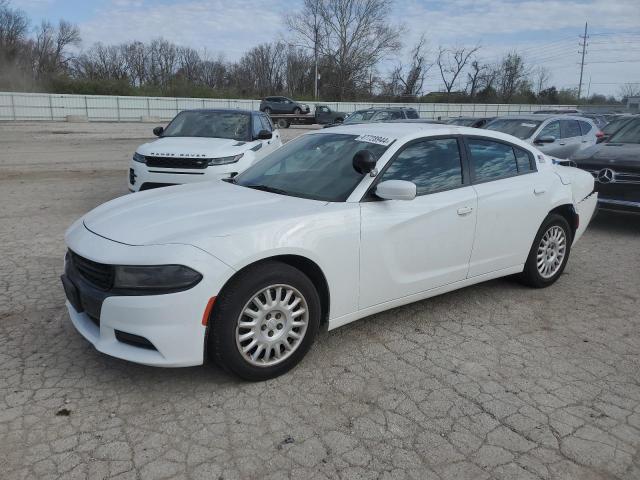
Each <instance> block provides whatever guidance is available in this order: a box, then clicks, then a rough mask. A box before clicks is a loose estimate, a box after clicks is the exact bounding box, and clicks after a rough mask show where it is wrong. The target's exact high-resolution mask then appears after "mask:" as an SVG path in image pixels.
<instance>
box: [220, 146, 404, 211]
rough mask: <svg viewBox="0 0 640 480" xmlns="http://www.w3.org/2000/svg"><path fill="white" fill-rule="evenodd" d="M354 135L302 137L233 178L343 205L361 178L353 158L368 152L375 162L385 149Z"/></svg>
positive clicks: (297, 195) (241, 181) (263, 187)
mask: <svg viewBox="0 0 640 480" xmlns="http://www.w3.org/2000/svg"><path fill="white" fill-rule="evenodd" d="M358 138H360V137H358V136H356V135H345V134H340V133H319V134H313V135H303V136H302V137H300V138H297V139H295V140H293V141H291V142H289V143H287V144H286V145H285V146H283V147H281V148H279V149H278V150H276V151H275V152H273V153H271V154H270V155H268V156H266V157H265V158H264V159H263V160H261V161H259V162H258V163H256V164H255V165H253V166H251V167H250V168H248V169H247V170H245V171H244V172H243V173H241V174H240V175H238V176H237V177H235V179H234V180H235V181H234V182H233V183H236V184H238V185H242V186H245V187H251V188H256V189H259V190H266V191H272V192H274V193H280V194H282V195H290V196H292V197H302V198H310V199H314V200H324V201H328V202H344V201H345V200H346V199H347V198H348V197H349V195H350V194H351V192H352V191H353V189H354V188H355V187H356V186H357V185H358V184H359V183H360V181H361V180H362V178H363V176H364V175H362V174H360V173H358V172H356V171H355V170H354V168H353V163H352V162H353V156H354V155H355V154H356V152H359V151H360V150H369V151H370V152H371V154H372V155H373V157H374V158H376V159H378V158H380V156H381V155H382V154H383V153H384V152H385V150H386V149H387V148H388V146H389V144H390V143H392V141H389V142H386V143H387V144H386V145H379V144H377V143H369V142H367V141H360V140H358Z"/></svg>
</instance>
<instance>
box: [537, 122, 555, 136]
mask: <svg viewBox="0 0 640 480" xmlns="http://www.w3.org/2000/svg"><path fill="white" fill-rule="evenodd" d="M548 136H552V137H555V138H556V140H557V139H558V138H560V122H559V121H557V120H556V121H555V122H551V123H548V124H547V125H546V126H545V127H544V128H543V129H542V131H541V132H540V133H539V134H538V137H548Z"/></svg>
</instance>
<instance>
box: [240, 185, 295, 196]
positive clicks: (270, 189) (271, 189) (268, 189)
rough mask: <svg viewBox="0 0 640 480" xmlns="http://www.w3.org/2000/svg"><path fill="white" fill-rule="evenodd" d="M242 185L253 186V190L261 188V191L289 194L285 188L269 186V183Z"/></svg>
mask: <svg viewBox="0 0 640 480" xmlns="http://www.w3.org/2000/svg"><path fill="white" fill-rule="evenodd" d="M242 186H243V187H247V188H253V189H254V190H262V191H263V192H271V193H279V194H280V195H289V192H287V191H286V190H283V189H281V188H276V187H270V186H269V185H260V184H253V185H242Z"/></svg>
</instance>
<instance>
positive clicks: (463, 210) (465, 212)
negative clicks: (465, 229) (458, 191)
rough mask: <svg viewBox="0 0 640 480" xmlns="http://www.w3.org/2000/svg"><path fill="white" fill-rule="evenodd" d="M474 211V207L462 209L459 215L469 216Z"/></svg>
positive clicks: (459, 210)
mask: <svg viewBox="0 0 640 480" xmlns="http://www.w3.org/2000/svg"><path fill="white" fill-rule="evenodd" d="M472 211H473V207H460V208H459V209H458V215H467V214H469V213H471V212H472Z"/></svg>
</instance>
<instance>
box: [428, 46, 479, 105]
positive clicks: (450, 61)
mask: <svg viewBox="0 0 640 480" xmlns="http://www.w3.org/2000/svg"><path fill="white" fill-rule="evenodd" d="M478 50H480V46H475V47H453V48H445V47H443V46H440V47H439V48H438V57H437V59H436V64H437V65H438V69H439V70H440V77H441V78H442V83H444V88H445V90H446V92H447V98H449V97H450V96H451V90H453V88H454V86H455V84H456V80H458V78H459V77H460V75H461V74H462V71H463V70H464V69H465V67H466V66H467V64H468V62H469V60H470V59H471V58H472V56H473V55H474V54H475V53H476V52H477V51H478Z"/></svg>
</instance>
